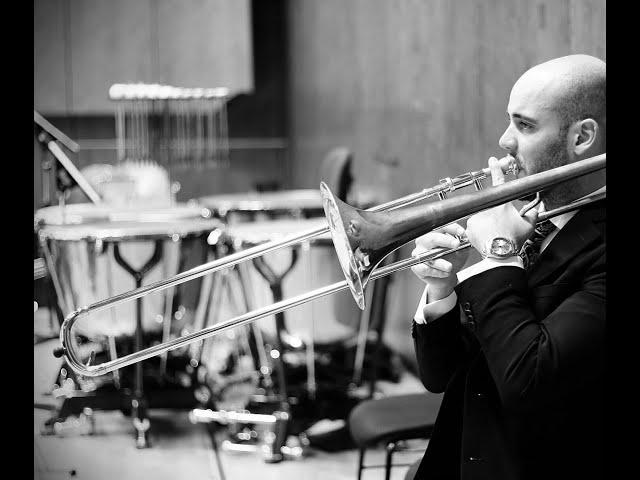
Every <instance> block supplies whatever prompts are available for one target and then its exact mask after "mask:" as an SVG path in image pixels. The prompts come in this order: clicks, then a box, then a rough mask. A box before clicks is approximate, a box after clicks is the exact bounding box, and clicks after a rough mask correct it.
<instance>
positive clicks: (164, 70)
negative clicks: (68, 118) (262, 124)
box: [34, 0, 253, 115]
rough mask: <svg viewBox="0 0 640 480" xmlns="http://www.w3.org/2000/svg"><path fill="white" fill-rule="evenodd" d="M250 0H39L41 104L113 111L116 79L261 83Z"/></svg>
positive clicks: (45, 109)
mask: <svg viewBox="0 0 640 480" xmlns="http://www.w3.org/2000/svg"><path fill="white" fill-rule="evenodd" d="M252 57H253V52H252V43H251V12H250V4H249V0H181V1H179V2H177V1H175V0H174V1H172V0H111V1H101V0H50V1H49V0H34V66H35V69H34V94H35V98H34V105H35V108H36V109H37V110H39V111H41V112H42V113H43V114H49V115H51V114H54V115H57V114H72V115H105V114H106V115H108V114H111V113H112V112H113V111H114V104H113V102H111V101H110V100H109V98H108V91H109V87H110V86H111V85H112V84H114V83H134V82H146V83H167V84H173V85H176V86H181V87H215V86H226V87H229V88H230V90H231V91H232V94H236V93H240V92H251V91H252V90H253V58H252Z"/></svg>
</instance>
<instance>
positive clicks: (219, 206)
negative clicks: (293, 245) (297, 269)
mask: <svg viewBox="0 0 640 480" xmlns="http://www.w3.org/2000/svg"><path fill="white" fill-rule="evenodd" d="M198 201H199V203H200V204H202V205H203V206H205V207H207V208H208V209H210V210H211V211H212V212H214V214H216V215H218V216H220V217H225V216H228V215H229V214H232V213H253V214H255V213H260V212H263V213H265V214H272V215H273V214H276V215H280V216H294V217H299V216H300V215H299V213H305V214H306V216H323V213H322V198H321V196H320V191H319V190H315V189H299V190H282V191H275V192H242V193H229V194H221V195H210V196H206V197H202V198H200V199H199V200H198Z"/></svg>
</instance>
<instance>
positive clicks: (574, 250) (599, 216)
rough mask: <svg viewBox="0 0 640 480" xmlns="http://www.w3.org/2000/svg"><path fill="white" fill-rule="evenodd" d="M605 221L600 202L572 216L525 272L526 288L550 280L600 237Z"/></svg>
mask: <svg viewBox="0 0 640 480" xmlns="http://www.w3.org/2000/svg"><path fill="white" fill-rule="evenodd" d="M605 218H606V205H605V203H604V202H603V203H602V204H601V205H598V206H597V207H591V208H583V209H581V210H580V211H579V212H578V213H576V214H575V215H574V216H573V218H572V219H571V220H569V222H568V223H567V224H566V225H565V226H564V227H563V228H562V229H561V230H560V231H559V232H558V234H557V235H556V236H555V238H554V239H553V240H552V241H551V243H550V244H549V246H548V247H547V248H545V249H544V251H543V252H542V253H541V254H540V257H539V258H538V261H537V262H536V264H535V265H534V267H533V268H532V270H531V272H530V273H529V285H530V286H532V287H533V286H536V285H539V284H541V283H543V282H544V281H545V280H546V279H548V278H550V277H553V276H554V275H555V274H556V272H557V271H558V270H559V269H562V268H563V267H564V266H565V265H566V264H567V263H569V262H570V261H571V260H573V259H574V258H576V257H578V256H580V255H581V254H582V253H583V252H585V251H586V250H588V249H589V248H591V247H592V245H593V244H595V243H596V242H598V241H599V240H600V239H601V238H602V237H603V232H602V229H603V228H604V223H603V221H604V219H605Z"/></svg>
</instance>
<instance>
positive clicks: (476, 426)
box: [412, 202, 606, 480]
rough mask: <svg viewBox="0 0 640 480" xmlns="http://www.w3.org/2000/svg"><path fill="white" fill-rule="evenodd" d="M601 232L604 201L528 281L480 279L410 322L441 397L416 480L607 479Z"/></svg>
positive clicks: (583, 215)
mask: <svg viewBox="0 0 640 480" xmlns="http://www.w3.org/2000/svg"><path fill="white" fill-rule="evenodd" d="M605 227H606V207H605V202H602V203H599V204H594V205H591V206H589V207H588V208H584V209H582V210H580V211H579V212H578V213H577V214H576V215H575V216H574V217H573V218H572V219H571V220H570V221H569V222H568V223H567V224H566V225H565V226H564V227H563V228H562V229H561V230H560V231H559V232H558V234H557V235H556V237H555V238H554V239H553V240H552V241H551V243H550V244H549V246H548V247H547V248H546V249H545V250H544V251H543V252H542V254H541V255H540V257H539V259H538V262H537V263H536V265H535V266H534V267H533V268H532V270H531V271H530V272H529V273H526V272H525V271H524V270H523V269H520V268H516V267H500V268H495V269H492V270H488V271H485V272H483V273H481V274H479V275H476V276H473V277H471V278H469V279H467V280H465V281H464V282H462V283H461V284H459V285H458V286H457V287H456V293H457V295H458V304H459V308H455V309H453V310H452V311H450V312H449V313H447V314H446V315H444V316H443V317H440V318H438V319H435V320H433V321H432V322H429V323H428V324H426V325H419V324H416V323H415V322H414V324H413V329H412V334H413V337H414V342H415V348H416V354H417V359H418V365H419V369H420V376H421V379H422V382H423V384H424V385H425V387H426V388H427V389H428V390H429V391H431V392H434V393H440V392H442V391H445V394H444V397H443V401H442V406H441V407H440V411H439V414H438V418H437V421H436V425H435V429H434V432H433V435H432V437H431V440H430V442H429V446H428V448H427V451H426V453H425V455H424V458H423V459H422V462H421V465H420V468H419V470H418V473H417V476H416V478H425V479H428V480H436V479H444V478H446V479H450V478H462V479H464V480H468V479H496V480H498V479H500V480H502V479H509V480H511V479H550V478H563V479H565V480H568V479H574V478H575V479H580V480H583V479H585V478H605V476H604V475H603V474H602V471H603V455H604V439H603V430H604V428H603V427H604V426H603V417H604V412H603V408H604V406H603V404H604V394H603V387H604V354H605V310H606V308H605V307H606V292H605V288H606V257H605V247H606V235H605Z"/></svg>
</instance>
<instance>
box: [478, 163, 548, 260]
mask: <svg viewBox="0 0 640 480" xmlns="http://www.w3.org/2000/svg"><path fill="white" fill-rule="evenodd" d="M489 168H490V170H491V180H492V184H493V185H494V186H496V185H502V184H503V183H504V181H505V179H504V173H503V172H502V169H501V168H500V164H499V161H498V159H497V158H495V157H491V158H490V159H489ZM537 219H538V209H537V208H532V209H531V210H529V211H528V212H527V213H526V214H525V215H524V216H520V214H519V213H518V210H517V209H516V207H515V206H514V205H513V202H508V203H504V204H502V205H498V206H497V207H493V208H490V209H488V210H485V211H482V212H479V213H477V214H475V215H473V216H471V217H469V219H468V220H467V230H466V235H467V238H468V239H469V242H471V245H473V247H474V248H475V249H476V250H478V252H480V253H481V254H482V253H484V249H485V247H486V245H487V242H489V241H490V240H492V239H493V238H495V237H504V238H508V239H510V240H513V241H514V242H515V244H516V246H517V248H520V247H521V246H522V244H523V243H524V242H525V241H526V240H527V239H528V238H529V237H530V236H531V235H532V234H533V229H534V228H535V225H536V221H537Z"/></svg>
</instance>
